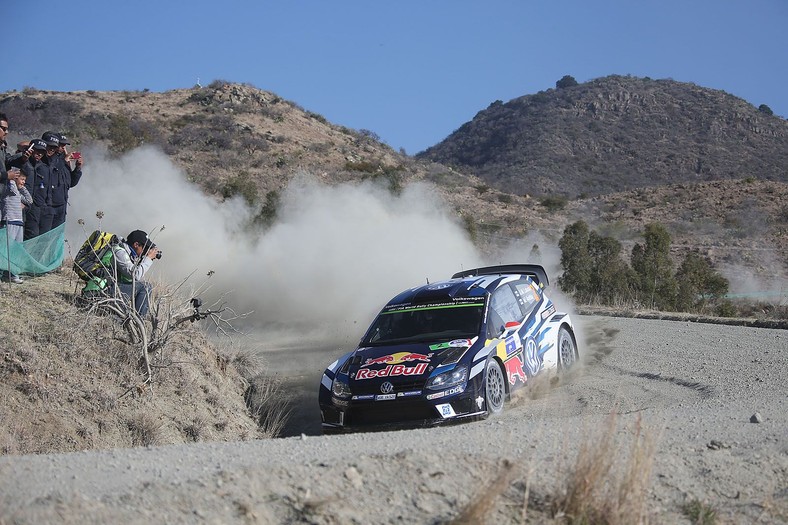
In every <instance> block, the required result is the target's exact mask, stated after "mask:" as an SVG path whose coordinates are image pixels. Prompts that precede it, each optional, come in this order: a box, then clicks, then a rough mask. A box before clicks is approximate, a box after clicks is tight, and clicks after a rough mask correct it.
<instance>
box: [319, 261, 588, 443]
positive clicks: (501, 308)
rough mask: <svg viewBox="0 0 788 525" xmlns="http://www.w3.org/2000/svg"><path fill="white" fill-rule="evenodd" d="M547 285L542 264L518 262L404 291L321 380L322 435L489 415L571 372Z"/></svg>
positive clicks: (569, 350) (571, 351) (564, 321)
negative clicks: (547, 374) (549, 373)
mask: <svg viewBox="0 0 788 525" xmlns="http://www.w3.org/2000/svg"><path fill="white" fill-rule="evenodd" d="M548 284H549V283H548V279H547V274H546V272H545V270H544V268H543V267H541V266H538V265H533V264H514V265H504V266H490V267H485V268H476V269H473V270H467V271H464V272H460V273H458V274H455V275H454V276H452V278H451V279H449V280H447V281H441V282H435V283H431V284H426V285H423V286H419V287H417V288H411V289H409V290H406V291H404V292H402V293H400V294H399V295H397V296H396V297H394V298H393V299H392V300H391V301H389V302H388V304H387V305H386V306H385V307H384V308H383V309H382V310H381V311H380V313H379V314H378V316H377V317H376V318H375V320H374V321H373V322H372V325H371V326H370V327H369V329H368V330H367V332H366V334H365V335H364V337H363V338H362V340H361V342H360V343H359V345H358V348H356V350H354V351H352V352H350V353H348V354H345V355H343V356H342V357H340V358H339V359H337V360H336V361H334V362H333V363H331V365H329V367H328V368H327V369H326V370H325V372H324V373H323V377H322V380H321V382H320V393H319V403H320V412H321V417H322V421H323V431H324V432H326V433H330V432H341V431H346V430H363V429H375V428H381V427H382V428H386V427H388V428H391V427H397V426H421V425H429V424H436V423H441V422H448V421H456V420H460V419H465V418H479V417H486V416H487V415H489V414H495V413H498V412H500V411H501V410H503V406H504V401H505V400H506V399H507V398H508V396H509V395H510V394H511V393H512V392H514V391H515V390H516V389H518V388H520V387H522V386H524V385H525V384H526V383H527V382H528V381H530V380H531V379H532V378H533V377H535V376H536V375H538V374H539V373H540V372H542V371H544V370H547V369H559V370H561V369H568V368H570V367H571V366H572V365H573V364H575V363H576V362H577V361H578V360H579V357H580V355H579V352H578V345H577V339H576V337H575V332H574V328H573V326H572V320H571V319H570V317H569V315H568V314H566V313H562V312H558V311H556V307H555V305H554V304H553V302H552V301H551V300H550V299H549V298H548V297H547V296H546V295H545V294H544V288H545V287H546V286H547V285H548Z"/></svg>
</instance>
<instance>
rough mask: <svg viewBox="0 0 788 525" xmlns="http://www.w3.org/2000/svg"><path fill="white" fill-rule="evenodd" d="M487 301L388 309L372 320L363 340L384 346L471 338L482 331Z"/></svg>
mask: <svg viewBox="0 0 788 525" xmlns="http://www.w3.org/2000/svg"><path fill="white" fill-rule="evenodd" d="M483 315H484V302H473V303H446V304H429V305H409V306H403V307H395V308H391V309H386V310H384V311H383V312H381V313H380V315H378V317H377V319H375V321H374V322H373V323H372V326H370V328H369V330H368V331H367V335H366V336H365V337H364V340H363V341H362V344H363V345H365V346H380V345H387V344H394V343H417V342H431V341H446V340H450V339H464V338H467V339H470V338H473V337H475V336H477V335H479V329H480V327H481V323H482V316H483Z"/></svg>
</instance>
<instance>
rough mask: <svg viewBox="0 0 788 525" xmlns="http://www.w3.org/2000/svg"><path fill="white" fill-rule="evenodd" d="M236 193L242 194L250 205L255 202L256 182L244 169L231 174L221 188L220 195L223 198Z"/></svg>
mask: <svg viewBox="0 0 788 525" xmlns="http://www.w3.org/2000/svg"><path fill="white" fill-rule="evenodd" d="M236 195H240V196H242V197H243V198H244V200H245V201H246V203H247V204H248V205H250V206H253V205H254V204H255V203H256V202H257V199H258V195H257V184H255V181H254V180H252V177H251V176H250V175H249V172H248V171H246V170H243V171H240V172H238V173H236V174H235V175H233V176H231V177H230V178H229V179H228V180H227V182H226V183H225V184H224V187H223V188H222V197H224V198H225V199H230V198H232V197H234V196H236Z"/></svg>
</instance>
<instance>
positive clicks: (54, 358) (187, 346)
mask: <svg viewBox="0 0 788 525" xmlns="http://www.w3.org/2000/svg"><path fill="white" fill-rule="evenodd" d="M71 273H72V272H70V270H65V271H63V272H54V273H52V274H48V275H46V276H41V277H35V278H31V279H28V280H27V281H26V282H25V283H24V284H23V285H20V286H16V287H14V288H11V289H5V288H4V289H3V290H2V293H0V340H2V341H3V346H2V350H1V351H0V399H3V403H0V454H29V453H34V454H35V453H53V452H73V451H79V450H85V449H107V448H115V447H127V446H146V445H154V444H156V445H158V444H175V443H184V442H193V441H237V440H245V439H250V438H259V437H265V436H269V435H273V434H275V432H276V431H277V429H278V428H281V426H282V425H283V422H282V421H281V419H277V417H275V414H277V409H276V408H275V407H274V408H273V409H272V410H268V409H266V408H265V407H264V405H265V403H267V402H268V400H272V402H274V404H275V405H276V402H277V401H276V396H277V395H279V396H280V397H281V394H278V392H279V390H278V389H277V385H274V384H272V385H266V381H264V380H263V379H262V376H261V379H259V380H257V382H256V391H259V392H262V393H263V395H261V396H259V397H260V398H259V400H258V401H257V405H256V408H255V411H256V412H255V413H254V414H252V413H251V411H250V409H249V408H248V407H247V405H246V403H245V393H246V391H247V390H248V389H247V387H248V385H249V384H250V381H249V379H248V377H245V374H251V373H254V372H256V373H257V375H260V372H261V371H262V369H261V368H259V366H261V363H259V362H257V361H256V360H255V358H254V356H251V357H248V356H243V355H241V354H240V353H238V352H235V353H231V354H230V356H229V357H228V356H227V355H224V354H221V353H220V351H219V350H218V349H217V347H216V346H214V345H212V344H211V343H209V342H208V340H207V338H206V336H205V334H204V333H203V331H202V329H201V328H200V326H199V323H188V322H187V323H182V324H181V325H179V326H178V329H177V330H176V331H175V332H173V333H172V334H170V335H171V336H170V337H169V338H168V339H167V342H166V343H167V344H165V345H162V346H160V347H159V348H158V349H157V351H156V352H155V353H153V354H152V355H151V359H150V364H151V371H152V376H153V380H152V381H146V372H145V369H144V366H141V353H140V348H139V343H135V342H133V341H131V340H130V339H129V337H128V332H127V331H126V330H125V329H124V327H123V325H122V323H121V322H119V320H118V319H117V318H116V317H114V316H94V315H89V314H88V312H87V311H85V310H83V309H80V308H78V307H77V306H76V305H75V304H74V298H75V295H74V291H75V287H74V282H73V280H72V279H71ZM162 311H165V310H162ZM173 311H176V310H173ZM146 327H148V328H149V325H146ZM158 341H162V339H158ZM230 346H231V345H230ZM223 351H224V350H223ZM222 363H224V364H222ZM230 363H231V364H232V365H233V366H227V365H228V364H230ZM238 369H241V370H242V372H243V374H241V373H239V371H238ZM276 406H280V405H276ZM278 414H279V417H280V418H281V417H284V413H283V412H282V411H281V410H280V411H279V412H278ZM263 416H264V417H263ZM261 417H263V420H264V428H263V429H260V428H258V426H257V423H256V421H258V420H260V419H261Z"/></svg>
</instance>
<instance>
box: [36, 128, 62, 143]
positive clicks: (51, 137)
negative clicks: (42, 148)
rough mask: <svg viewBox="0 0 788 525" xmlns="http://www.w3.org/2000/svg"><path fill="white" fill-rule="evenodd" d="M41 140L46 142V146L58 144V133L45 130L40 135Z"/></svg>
mask: <svg viewBox="0 0 788 525" xmlns="http://www.w3.org/2000/svg"><path fill="white" fill-rule="evenodd" d="M41 140H43V141H44V142H46V145H47V146H60V133H55V132H54V131H47V132H46V133H44V134H43V135H41Z"/></svg>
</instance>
